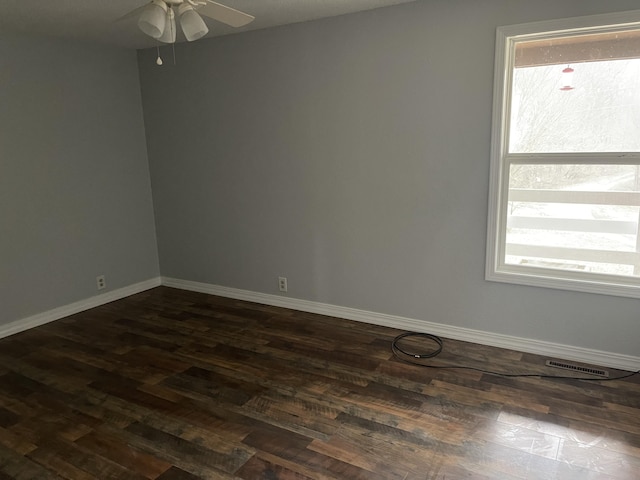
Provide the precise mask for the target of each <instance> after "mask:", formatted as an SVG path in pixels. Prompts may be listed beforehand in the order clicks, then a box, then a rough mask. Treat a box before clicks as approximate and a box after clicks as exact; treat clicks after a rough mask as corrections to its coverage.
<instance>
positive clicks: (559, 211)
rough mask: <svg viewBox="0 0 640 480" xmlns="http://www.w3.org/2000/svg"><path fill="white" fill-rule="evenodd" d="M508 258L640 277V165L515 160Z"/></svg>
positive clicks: (511, 261) (516, 262)
mask: <svg viewBox="0 0 640 480" xmlns="http://www.w3.org/2000/svg"><path fill="white" fill-rule="evenodd" d="M507 207H508V212H507V231H506V255H505V263H506V264H510V265H521V266H523V267H538V268H553V269H560V270H569V271H583V272H592V273H605V274H613V275H626V276H640V252H639V250H640V240H639V237H638V221H639V215H640V166H638V165H511V168H510V181H509V197H508V206H507Z"/></svg>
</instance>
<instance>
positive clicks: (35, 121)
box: [0, 36, 159, 324]
mask: <svg viewBox="0 0 640 480" xmlns="http://www.w3.org/2000/svg"><path fill="white" fill-rule="evenodd" d="M152 208H153V204H152V199H151V188H150V180H149V168H148V162H147V154H146V146H145V136H144V123H143V117H142V106H141V99H140V84H139V80H138V70H137V62H136V54H135V52H131V51H125V50H120V49H111V48H104V47H92V46H81V45H77V44H73V43H69V42H65V41H57V40H51V39H46V40H44V39H37V38H27V37H9V36H0V305H2V307H1V308H0V324H2V323H8V322H11V321H14V320H19V319H23V318H25V317H27V316H30V315H33V314H36V313H40V312H44V311H46V310H49V309H52V308H55V307H60V306H63V305H67V304H69V303H72V302H75V301H79V300H83V299H86V298H88V297H91V296H93V295H97V294H98V293H102V292H98V291H97V290H96V280H95V277H96V276H97V275H99V274H104V275H106V277H107V286H108V288H107V290H105V291H106V292H108V291H110V290H112V289H115V288H119V287H124V286H128V285H131V284H133V283H136V282H140V281H143V280H147V279H149V278H153V277H156V276H158V274H159V270H158V258H157V247H156V240H155V226H154V221H153V210H152Z"/></svg>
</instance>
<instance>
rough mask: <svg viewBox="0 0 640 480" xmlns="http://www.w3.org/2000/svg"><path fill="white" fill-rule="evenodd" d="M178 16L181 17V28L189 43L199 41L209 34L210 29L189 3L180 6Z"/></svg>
mask: <svg viewBox="0 0 640 480" xmlns="http://www.w3.org/2000/svg"><path fill="white" fill-rule="evenodd" d="M178 15H179V16H180V26H181V27H182V31H183V32H184V36H185V37H186V39H187V40H188V41H189V42H193V41H194V40H198V39H199V38H202V37H204V36H205V35H206V34H207V33H208V32H209V28H207V25H206V24H205V23H204V20H202V17H201V16H200V15H198V12H196V11H195V10H194V9H193V7H192V6H191V5H189V4H188V3H182V4H180V6H179V7H178Z"/></svg>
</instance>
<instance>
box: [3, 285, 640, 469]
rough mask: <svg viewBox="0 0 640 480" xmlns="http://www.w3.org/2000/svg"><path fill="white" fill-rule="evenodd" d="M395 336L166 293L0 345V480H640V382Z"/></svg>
mask: <svg viewBox="0 0 640 480" xmlns="http://www.w3.org/2000/svg"><path fill="white" fill-rule="evenodd" d="M429 320H437V319H429ZM399 333H401V332H400V331H397V330H393V329H389V328H384V327H378V326H372V325H367V324H362V323H356V322H351V321H346V320H340V319H336V318H328V317H323V316H320V315H313V314H307V313H301V312H296V311H292V310H287V309H282V308H275V307H268V306H264V305H258V304H252V303H247V302H241V301H235V300H230V299H225V298H219V297H214V296H209V295H204V294H198V293H193V292H186V291H180V290H175V289H170V288H166V287H160V288H156V289H153V290H150V291H148V292H144V293H141V294H138V295H134V296H132V297H129V298H127V299H124V300H120V301H117V302H114V303H111V304H108V305H105V306H102V307H99V308H95V309H93V310H90V311H87V312H83V313H80V314H77V315H73V316H71V317H68V318H65V319H62V320H59V321H57V322H53V323H50V324H47V325H44V326H41V327H38V328H35V329H32V330H29V331H26V332H23V333H20V334H17V335H14V336H11V337H8V338H5V339H2V340H0V480H4V479H9V478H15V479H20V480H23V479H50V478H60V477H62V478H68V479H96V478H97V479H145V478H146V479H159V480H191V479H197V478H206V479H266V480H275V479H350V480H357V479H367V480H417V479H420V480H427V479H433V480H435V479H437V480H454V479H461V478H464V479H500V480H503V479H561V480H572V479H579V480H589V479H625V480H629V479H640V376H638V375H636V376H634V377H631V378H628V379H625V380H618V381H613V382H605V383H588V382H583V381H575V380H570V381H566V380H555V379H554V380H549V379H539V378H504V377H498V376H493V375H487V374H483V373H481V372H478V371H469V370H436V369H428V368H424V367H420V366H414V365H409V364H406V363H403V362H401V361H399V360H398V359H396V358H395V357H394V356H393V355H392V353H391V349H390V344H391V340H392V339H393V338H394V337H395V336H396V335H398V334H399ZM414 348H431V345H429V344H428V342H427V343H425V344H424V345H423V347H416V346H414ZM544 360H545V359H544V358H542V357H537V356H535V355H530V354H523V353H519V352H514V351H508V350H501V349H496V348H490V347H484V346H479V345H474V344H469V343H464V342H457V341H453V340H446V339H445V341H444V351H443V353H442V354H441V355H440V356H438V357H437V358H435V359H432V360H425V361H424V363H430V364H435V365H452V364H456V363H465V364H469V365H472V366H475V367H477V368H486V369H493V370H500V371H504V372H526V371H532V370H533V371H536V372H541V373H542V372H546V373H550V374H554V375H565V374H567V372H564V371H562V370H551V369H547V367H544V366H543V364H544ZM616 373H619V372H616V371H613V372H612V375H615V374H616Z"/></svg>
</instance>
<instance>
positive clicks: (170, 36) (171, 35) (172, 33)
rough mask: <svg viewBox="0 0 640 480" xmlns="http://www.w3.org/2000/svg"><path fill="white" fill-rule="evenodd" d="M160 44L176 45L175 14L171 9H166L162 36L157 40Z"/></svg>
mask: <svg viewBox="0 0 640 480" xmlns="http://www.w3.org/2000/svg"><path fill="white" fill-rule="evenodd" d="M158 40H159V41H160V42H162V43H176V14H175V13H173V9H172V8H168V9H167V19H166V22H165V26H164V32H162V36H161V37H160V38H158Z"/></svg>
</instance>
